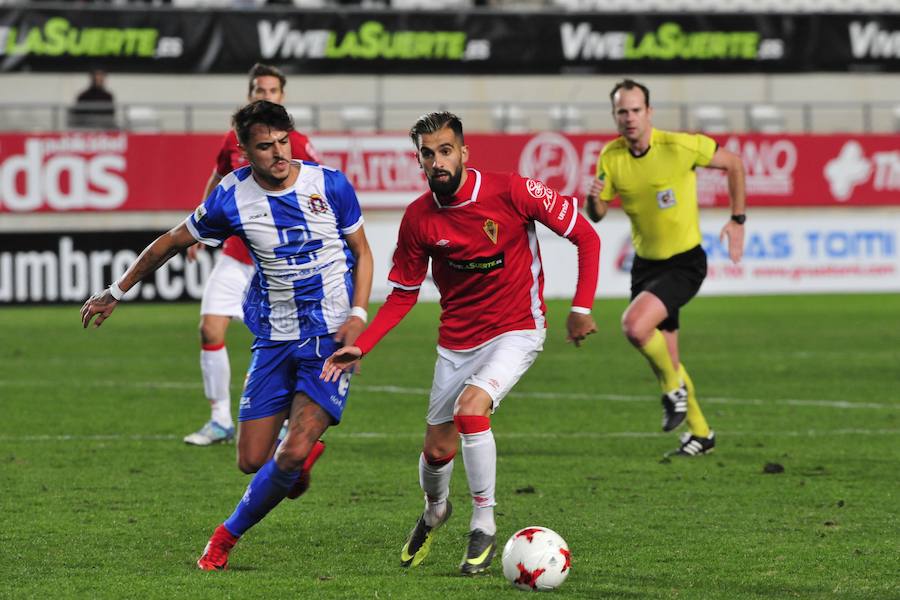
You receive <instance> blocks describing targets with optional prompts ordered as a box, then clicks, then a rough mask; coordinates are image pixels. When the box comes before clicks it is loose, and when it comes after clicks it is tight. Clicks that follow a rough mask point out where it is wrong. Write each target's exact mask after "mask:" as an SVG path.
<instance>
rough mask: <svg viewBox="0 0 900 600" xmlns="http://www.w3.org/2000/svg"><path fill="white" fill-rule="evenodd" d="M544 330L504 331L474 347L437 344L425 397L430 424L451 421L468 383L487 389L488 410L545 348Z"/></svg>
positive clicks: (493, 407)
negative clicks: (431, 374)
mask: <svg viewBox="0 0 900 600" xmlns="http://www.w3.org/2000/svg"><path fill="white" fill-rule="evenodd" d="M546 337H547V330H545V329H532V330H527V331H510V332H508V333H504V334H502V335H499V336H497V337H495V338H494V339H492V340H491V341H489V342H487V343H486V344H484V345H482V346H479V347H478V348H475V349H473V350H464V351H459V350H448V349H447V348H443V347H441V346H438V348H437V353H438V357H437V361H436V362H435V365H434V381H433V382H432V384H431V397H430V398H429V399H428V416H427V417H426V419H425V421H426V422H427V423H428V424H429V425H440V424H441V423H448V422H450V421H452V420H453V409H454V408H455V406H456V399H457V398H459V395H460V394H461V393H462V391H463V389H464V388H465V387H466V386H467V385H474V386H477V387H479V388H481V389H483V390H484V391H486V392H487V393H488V394H489V395H490V397H491V400H492V401H493V406H492V407H491V412H493V411H495V410H497V407H498V406H500V401H501V400H503V398H504V396H506V394H508V393H509V391H510V390H511V389H512V387H513V386H514V385H515V384H516V382H517V381H519V378H520V377H522V375H524V374H525V371H527V370H528V367H530V366H531V365H532V363H534V361H535V359H536V358H537V356H538V353H539V352H540V351H541V350H543V349H544V339H545V338H546Z"/></svg>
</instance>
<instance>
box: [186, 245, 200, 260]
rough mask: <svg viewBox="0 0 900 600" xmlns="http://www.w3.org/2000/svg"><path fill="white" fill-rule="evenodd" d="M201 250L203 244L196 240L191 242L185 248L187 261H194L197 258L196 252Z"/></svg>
mask: <svg viewBox="0 0 900 600" xmlns="http://www.w3.org/2000/svg"><path fill="white" fill-rule="evenodd" d="M202 250H203V244H201V243H200V242H197V243H196V244H191V245H190V246H188V249H187V259H188V262H194V261H195V260H197V253H198V252H200V251H202Z"/></svg>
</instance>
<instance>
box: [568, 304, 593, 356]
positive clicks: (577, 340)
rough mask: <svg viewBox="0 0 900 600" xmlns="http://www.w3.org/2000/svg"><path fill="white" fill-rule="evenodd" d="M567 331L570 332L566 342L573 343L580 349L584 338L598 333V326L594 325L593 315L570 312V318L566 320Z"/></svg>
mask: <svg viewBox="0 0 900 600" xmlns="http://www.w3.org/2000/svg"><path fill="white" fill-rule="evenodd" d="M566 329H567V330H568V335H566V341H567V342H572V343H573V344H575V347H576V348H578V347H580V346H581V342H583V341H584V338H586V337H587V336H589V335H591V334H592V333H597V324H596V323H594V317H592V316H591V315H584V314H581V313H577V312H570V313H569V318H568V319H566Z"/></svg>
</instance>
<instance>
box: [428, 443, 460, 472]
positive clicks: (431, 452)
mask: <svg viewBox="0 0 900 600" xmlns="http://www.w3.org/2000/svg"><path fill="white" fill-rule="evenodd" d="M422 456H423V457H424V458H425V462H426V463H428V464H429V465H432V466H434V467H440V466H443V465H446V464H447V463H449V462H450V461H451V460H453V457H455V456H456V440H455V439H454V440H453V444H452V445H449V444H448V445H446V446H433V447H427V446H426V447H425V448H423V449H422Z"/></svg>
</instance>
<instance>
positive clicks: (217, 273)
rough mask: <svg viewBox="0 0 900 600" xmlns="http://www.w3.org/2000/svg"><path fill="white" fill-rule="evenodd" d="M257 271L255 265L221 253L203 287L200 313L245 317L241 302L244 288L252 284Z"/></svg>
mask: <svg viewBox="0 0 900 600" xmlns="http://www.w3.org/2000/svg"><path fill="white" fill-rule="evenodd" d="M255 272H256V266H255V265H248V264H244V263H242V262H241V261H239V260H235V259H233V258H231V257H230V256H227V255H225V254H220V255H219V258H218V260H216V266H215V267H213V270H212V272H211V273H210V274H209V279H207V280H206V287H204V288H203V299H202V300H201V301H200V314H201V315H218V316H222V317H231V318H232V319H243V318H244V310H243V308H241V304H242V303H243V302H244V290H246V289H247V286H248V285H250V280H251V279H252V278H253V274H254V273H255Z"/></svg>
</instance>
